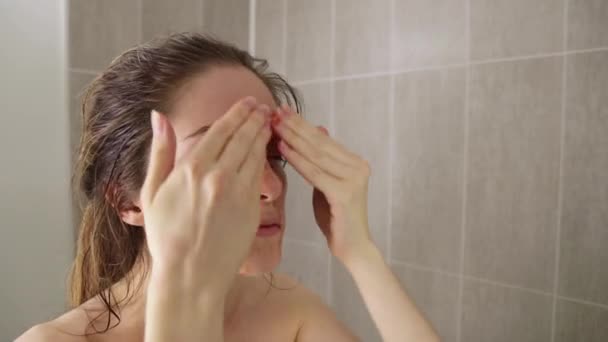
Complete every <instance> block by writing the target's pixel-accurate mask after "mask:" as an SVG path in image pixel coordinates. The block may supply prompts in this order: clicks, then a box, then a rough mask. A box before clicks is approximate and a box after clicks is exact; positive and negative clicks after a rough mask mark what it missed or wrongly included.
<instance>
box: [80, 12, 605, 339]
mask: <svg viewBox="0 0 608 342" xmlns="http://www.w3.org/2000/svg"><path fill="white" fill-rule="evenodd" d="M250 4H252V5H253V6H250ZM250 15H251V16H250ZM249 18H253V20H252V21H251V22H250V20H249ZM607 23H608V3H606V2H605V1H603V0H587V1H582V0H569V1H565V0H536V1H523V0H518V1H512V0H492V1H487V0H486V1H481V0H433V1H428V0H373V1H372V0H329V1H328V0H306V1H304V0H255V1H249V0H230V1H226V0H224V1H220V0H180V1H171V2H169V1H162V0H140V1H118V0H104V1H101V0H96V1H84V0H73V1H71V3H70V36H71V37H70V45H71V47H70V88H71V89H70V93H71V94H72V100H73V102H72V113H73V114H72V115H73V117H72V118H73V119H72V120H71V122H72V125H73V127H72V141H76V140H75V139H76V137H77V135H78V129H79V124H78V119H77V118H78V116H77V115H76V114H75V112H76V111H75V110H74V104H75V103H77V102H76V101H75V99H76V97H77V95H78V94H79V91H80V89H82V86H83V85H84V84H86V82H88V81H89V80H90V79H91V78H92V77H93V76H94V75H95V74H96V73H98V72H99V71H101V70H103V68H104V67H105V66H106V65H107V64H108V63H109V61H110V60H111V58H112V57H113V56H115V55H117V54H118V53H120V52H121V51H122V50H124V49H126V48H128V47H130V46H132V45H133V44H136V43H138V42H141V41H144V40H146V39H148V38H150V37H153V36H154V35H156V34H158V33H165V32H168V31H179V30H204V31H211V32H214V33H216V34H217V35H218V36H220V37H221V38H224V39H227V40H229V41H233V42H236V43H237V44H238V45H240V46H241V47H244V48H247V47H251V48H252V50H253V52H255V53H256V54H257V55H260V56H263V57H268V58H269V60H270V63H271V67H273V68H274V69H275V70H277V71H279V72H281V73H284V74H286V75H287V76H288V78H289V79H290V81H292V82H295V84H296V85H298V88H299V89H300V90H301V91H302V93H303V94H304V99H305V102H306V105H307V107H306V108H307V110H306V111H305V114H304V115H305V116H306V117H307V118H308V119H309V120H310V121H312V122H313V123H316V124H323V125H325V126H326V127H329V128H330V131H331V133H332V135H333V136H335V137H337V138H338V140H340V141H341V142H343V143H344V144H346V145H347V146H349V148H351V149H353V150H355V151H356V152H358V153H360V154H362V155H363V156H364V157H365V158H366V159H368V160H369V161H370V162H372V165H373V172H372V179H371V183H370V221H371V222H370V223H371V226H372V230H373V237H374V239H375V240H376V242H377V243H378V244H379V245H380V248H381V249H382V251H383V253H384V254H385V256H386V258H387V259H388V260H389V261H390V264H391V266H392V267H393V269H394V270H395V271H396V272H397V274H398V275H399V277H400V278H401V279H402V280H403V284H404V286H405V287H406V288H407V289H408V291H410V293H411V294H412V295H413V297H414V298H415V300H416V301H417V302H418V303H419V304H420V306H421V307H422V309H423V310H424V311H425V312H426V313H427V314H428V316H429V317H430V318H431V320H432V321H433V323H434V324H435V325H436V326H437V328H438V329H439V331H440V333H441V335H442V336H443V337H444V339H445V341H576V340H584V341H603V340H606V339H608V271H607V269H606V267H605V265H606V264H608V252H607V251H608V249H606V248H602V246H603V245H605V243H606V241H608V176H607V175H608V173H607V172H606V171H605V170H607V169H608V141H607V140H606V137H607V136H608V135H607V134H606V132H607V131H608V40H607V38H606V37H608V24H607ZM288 177H289V181H290V187H289V188H290V190H289V193H288V199H287V207H288V208H287V210H288V213H287V215H288V222H289V229H288V236H287V239H286V241H285V248H284V255H285V256H284V260H283V263H282V265H281V270H283V271H286V272H289V273H291V274H293V275H295V276H297V277H298V278H300V279H301V280H302V281H303V282H304V283H305V284H306V285H308V286H309V287H311V288H312V289H313V290H315V291H316V292H318V293H319V294H321V296H322V297H323V298H324V299H325V300H326V301H327V302H328V304H330V305H331V306H332V307H333V308H334V309H335V310H336V312H337V313H338V315H339V317H340V318H341V319H342V320H344V321H345V322H346V323H347V324H348V325H349V326H350V327H351V328H352V329H354V330H355V331H356V332H357V333H358V334H359V335H360V336H361V337H362V338H364V339H365V341H378V340H379V337H378V335H377V333H376V332H375V329H374V328H373V325H372V323H371V321H370V319H369V317H368V315H367V314H366V312H365V310H364V308H363V305H362V302H361V300H360V298H359V295H358V293H357V291H356V288H355V286H354V284H353V283H352V281H351V280H350V277H349V276H348V274H347V273H346V272H345V271H344V270H343V269H342V267H341V266H340V265H339V264H338V263H337V262H336V261H335V260H333V259H332V258H331V257H330V256H329V254H328V253H327V248H326V247H325V245H324V241H323V240H322V237H321V235H320V234H319V233H318V231H317V229H316V227H315V224H314V220H313V217H312V208H311V204H310V193H311V188H310V186H308V185H307V184H305V183H304V182H303V181H302V180H301V179H300V178H299V177H297V176H296V175H295V173H294V171H293V169H290V168H289V167H288Z"/></svg>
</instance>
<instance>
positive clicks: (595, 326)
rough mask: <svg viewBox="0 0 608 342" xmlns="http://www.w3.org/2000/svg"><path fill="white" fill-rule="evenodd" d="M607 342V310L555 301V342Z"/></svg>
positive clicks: (562, 300) (565, 301)
mask: <svg viewBox="0 0 608 342" xmlns="http://www.w3.org/2000/svg"><path fill="white" fill-rule="evenodd" d="M571 341H585V342H605V341H608V308H606V307H598V306H591V305H587V304H580V303H575V302H571V301H569V300H564V299H558V300H557V316H556V321H555V342H571Z"/></svg>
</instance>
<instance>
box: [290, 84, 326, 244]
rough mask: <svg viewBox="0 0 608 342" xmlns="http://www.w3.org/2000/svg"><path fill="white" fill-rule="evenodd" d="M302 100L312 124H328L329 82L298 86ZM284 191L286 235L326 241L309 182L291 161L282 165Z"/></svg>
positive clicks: (294, 237)
mask: <svg viewBox="0 0 608 342" xmlns="http://www.w3.org/2000/svg"><path fill="white" fill-rule="evenodd" d="M298 90H299V92H300V95H301V98H302V100H303V103H304V112H303V113H301V115H302V116H303V117H304V119H305V120H306V121H307V122H309V123H311V124H313V125H315V126H319V125H321V126H324V127H326V128H327V129H328V130H329V128H330V117H329V91H330V84H329V83H326V82H325V83H315V84H307V85H303V86H299V87H298ZM286 173H287V182H288V184H289V185H288V191H287V197H286V199H285V201H286V205H285V208H286V215H287V230H286V231H285V233H286V235H287V236H288V237H290V238H292V239H297V240H304V241H311V242H318V243H320V244H322V245H325V244H326V240H325V236H323V234H322V233H321V230H320V229H319V227H318V225H317V223H316V221H315V218H314V211H313V207H312V190H313V188H312V186H311V185H310V184H308V182H307V181H306V179H304V178H303V177H302V176H301V175H300V174H299V173H298V172H297V171H296V170H295V169H294V168H293V167H292V166H291V165H289V164H287V166H286Z"/></svg>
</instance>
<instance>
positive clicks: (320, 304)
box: [274, 274, 359, 342]
mask: <svg viewBox="0 0 608 342" xmlns="http://www.w3.org/2000/svg"><path fill="white" fill-rule="evenodd" d="M275 280H276V281H275V282H274V283H275V286H276V287H277V288H280V289H287V290H286V291H285V292H284V294H283V295H284V296H285V297H289V298H286V299H285V300H283V301H282V302H283V305H286V306H288V308H289V310H290V311H292V312H296V313H297V315H298V319H299V321H300V324H299V329H298V333H297V337H296V341H298V342H300V341H302V342H308V341H336V342H353V341H359V338H357V337H356V336H355V335H354V334H353V333H352V332H351V331H350V329H349V328H348V327H347V326H346V325H345V324H344V323H343V322H342V321H340V320H339V319H338V318H337V316H336V314H335V313H334V312H333V311H332V310H331V309H330V308H329V307H328V306H327V304H326V303H325V302H324V301H323V299H322V298H321V297H320V296H319V295H318V294H316V293H314V292H313V291H311V290H309V289H307V288H306V287H305V286H303V285H302V284H300V283H299V282H298V281H297V280H295V279H293V278H292V277H290V276H288V275H285V274H276V275H275Z"/></svg>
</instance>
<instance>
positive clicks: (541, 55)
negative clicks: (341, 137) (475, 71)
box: [469, 51, 564, 65]
mask: <svg viewBox="0 0 608 342" xmlns="http://www.w3.org/2000/svg"><path fill="white" fill-rule="evenodd" d="M563 55H564V52H563V51H562V52H549V53H539V54H533V55H524V56H515V57H503V58H489V59H483V60H477V61H470V63H469V64H471V65H483V64H493V63H504V62H516V61H525V60H528V59H540V58H550V57H559V56H563Z"/></svg>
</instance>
